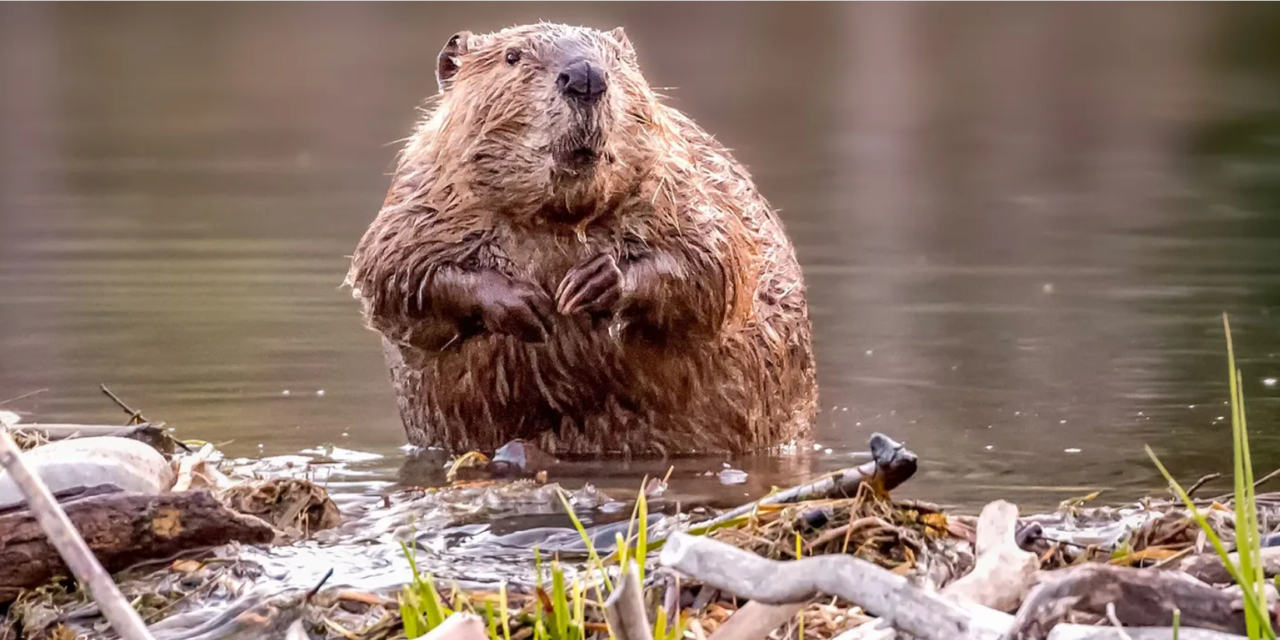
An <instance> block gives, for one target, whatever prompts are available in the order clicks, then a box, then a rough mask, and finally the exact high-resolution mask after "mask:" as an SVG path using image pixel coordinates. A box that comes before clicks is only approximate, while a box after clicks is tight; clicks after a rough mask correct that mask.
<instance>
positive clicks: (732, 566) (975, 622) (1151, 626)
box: [659, 533, 1244, 640]
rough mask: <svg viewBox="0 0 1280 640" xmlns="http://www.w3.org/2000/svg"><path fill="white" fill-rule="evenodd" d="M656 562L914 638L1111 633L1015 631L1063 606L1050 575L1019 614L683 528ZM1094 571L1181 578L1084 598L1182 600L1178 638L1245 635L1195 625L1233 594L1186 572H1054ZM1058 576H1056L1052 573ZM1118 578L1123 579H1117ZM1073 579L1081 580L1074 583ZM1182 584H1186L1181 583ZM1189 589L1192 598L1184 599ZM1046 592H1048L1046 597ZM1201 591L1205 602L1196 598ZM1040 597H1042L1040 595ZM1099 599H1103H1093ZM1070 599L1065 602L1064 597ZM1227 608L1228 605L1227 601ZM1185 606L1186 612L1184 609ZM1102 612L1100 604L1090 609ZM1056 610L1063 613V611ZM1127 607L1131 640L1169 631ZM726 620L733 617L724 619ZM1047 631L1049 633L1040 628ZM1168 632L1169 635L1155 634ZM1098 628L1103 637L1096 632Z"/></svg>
mask: <svg viewBox="0 0 1280 640" xmlns="http://www.w3.org/2000/svg"><path fill="white" fill-rule="evenodd" d="M659 561H660V562H661V563H662V564H664V565H666V566H668V567H671V568H673V569H675V570H677V571H679V572H681V573H684V574H686V575H688V576H690V577H692V578H694V579H696V580H699V581H701V582H702V583H704V584H705V585H709V586H711V587H713V588H716V589H719V590H722V591H726V592H729V593H733V594H736V595H738V596H740V597H743V598H747V599H750V600H752V601H755V602H761V603H765V604H771V605H782V604H789V603H797V602H807V601H809V600H810V599H812V598H813V597H814V596H816V595H818V594H824V595H829V596H839V597H841V598H844V599H846V600H848V601H850V602H852V603H854V604H857V605H859V606H861V607H862V608H863V609H865V610H866V611H867V612H868V613H870V614H872V615H875V616H878V617H880V618H881V619H882V620H883V621H884V623H887V624H888V625H890V626H892V627H893V628H894V629H896V630H898V631H902V632H905V633H907V634H910V635H911V636H913V637H915V638H918V639H919V640H997V639H998V640H1009V639H1010V638H1045V637H1048V638H1049V639H1050V640H1094V639H1095V638H1097V639H1099V640H1101V639H1103V638H1106V639H1118V638H1119V635H1118V634H1116V630H1115V629H1113V628H1109V627H1096V626H1089V625H1077V624H1056V625H1055V624H1053V622H1054V620H1048V623H1049V624H1047V625H1046V626H1044V627H1043V628H1039V629H1028V630H1025V631H1027V632H1030V633H1028V634H1027V635H1016V634H1017V633H1018V628H1017V627H1016V626H1015V625H1016V624H1017V623H1018V621H1019V620H1021V619H1022V617H1023V614H1025V613H1027V612H1032V611H1036V610H1037V609H1038V608H1039V606H1040V603H1042V602H1048V603H1049V604H1054V603H1057V604H1059V605H1061V604H1064V602H1063V601H1059V600H1057V599H1056V598H1053V595H1054V591H1053V588H1052V585H1053V584H1054V583H1053V582H1052V581H1050V582H1049V584H1050V585H1051V586H1050V587H1048V588H1046V587H1045V585H1044V584H1041V585H1040V586H1038V587H1036V588H1035V589H1033V590H1032V592H1031V594H1030V596H1029V597H1028V598H1027V602H1026V603H1024V604H1023V606H1022V609H1021V611H1020V612H1019V615H1018V618H1014V617H1013V616H1010V615H1009V614H1006V613H1002V612H1000V611H996V610H994V609H989V608H987V607H983V606H981V605H978V604H976V603H972V602H963V601H953V600H950V599H948V598H946V597H943V596H941V595H939V594H936V593H933V592H930V591H926V590H924V589H922V588H920V587H918V586H915V585H913V584H911V583H910V582H909V581H908V580H907V579H906V578H904V577H902V576H900V575H898V574H896V573H892V572H890V571H888V570H886V569H882V568H880V567H878V566H876V565H874V564H871V563H869V562H866V561H863V560H860V559H858V558H856V557H853V556H826V557H823V558H818V557H809V558H804V559H802V560H792V561H787V562H779V561H776V560H769V559H767V558H762V557H760V556H758V555H756V554H754V553H751V552H749V551H745V550H743V549H739V548H737V547H734V546H732V545H729V544H726V543H723V542H720V541H718V540H713V539H711V538H703V537H695V536H690V535H688V534H685V533H675V534H672V536H671V538H670V539H668V541H667V543H666V545H664V547H663V549H662V552H661V554H660V557H659ZM1090 570H1096V571H1098V572H1099V573H1104V574H1126V573H1143V574H1145V575H1150V576H1156V577H1154V580H1155V581H1159V582H1160V583H1161V584H1162V585H1163V584H1165V581H1169V582H1175V581H1176V582H1180V583H1182V584H1175V585H1174V586H1173V589H1172V592H1170V593H1168V594H1167V595H1166V593H1162V592H1160V591H1159V590H1157V589H1146V590H1144V589H1141V588H1139V589H1130V590H1128V591H1127V592H1125V593H1124V594H1123V595H1119V596H1117V595H1115V590H1116V588H1117V587H1116V586H1115V585H1108V584H1107V583H1106V582H1105V581H1099V582H1097V583H1093V584H1091V585H1090V587H1089V588H1090V589H1094V590H1095V592H1091V593H1087V594H1085V595H1084V596H1083V597H1084V598H1088V597H1089V596H1095V597H1098V596H1099V594H1111V595H1109V596H1107V597H1109V598H1110V600H1107V601H1111V600H1115V601H1120V600H1121V598H1125V597H1137V598H1138V600H1137V601H1135V604H1137V605H1140V606H1139V608H1138V609H1136V610H1137V611H1138V612H1142V611H1144V610H1145V609H1143V608H1142V606H1145V605H1150V606H1152V607H1155V608H1159V607H1170V606H1175V605H1177V606H1181V605H1184V604H1185V605H1188V606H1189V609H1188V608H1182V609H1181V619H1182V621H1183V626H1182V628H1181V630H1180V632H1179V638H1180V639H1182V640H1244V639H1243V638H1241V637H1239V636H1237V635H1231V634H1230V633H1221V632H1219V631H1218V630H1215V629H1212V628H1210V629H1205V628H1202V625H1204V624H1206V623H1208V624H1211V623H1212V620H1213V619H1215V617H1216V616H1214V615H1206V611H1210V612H1211V610H1213V611H1216V610H1220V608H1221V606H1222V604H1223V603H1222V601H1223V600H1224V599H1227V600H1230V599H1232V596H1230V595H1229V594H1226V593H1223V592H1219V591H1218V590H1216V589H1213V588H1212V587H1209V586H1207V585H1204V584H1202V583H1198V582H1196V581H1195V580H1192V579H1190V578H1180V577H1178V575H1177V574H1174V573H1172V572H1164V571H1150V570H1147V571H1143V570H1140V569H1130V568H1127V567H1114V566H1110V565H1106V564H1092V565H1083V566H1081V567H1077V568H1075V569H1068V570H1063V571H1057V572H1053V573H1054V574H1064V573H1067V572H1087V571H1090ZM1059 580H1061V578H1060V579H1059ZM1119 582H1120V584H1121V585H1122V586H1123V585H1128V584H1130V583H1127V582H1125V581H1124V580H1120V581H1119ZM1076 584H1084V582H1080V581H1077V582H1076ZM1188 585H1189V586H1188ZM1189 594H1190V595H1192V596H1195V597H1191V598H1188V597H1186V596H1188V595H1189ZM1045 596H1048V598H1045ZM1201 596H1203V597H1204V598H1208V599H1209V600H1210V602H1205V601H1204V600H1200V603H1199V604H1200V605H1210V606H1207V607H1206V606H1198V605H1197V598H1198V597H1201ZM1041 598H1045V599H1044V600H1042V599H1041ZM1097 599H1099V600H1101V599H1103V598H1101V597H1098V598H1097ZM1067 604H1071V603H1067ZM1227 606H1228V607H1230V606H1231V605H1230V603H1229V602H1228V603H1227ZM1189 610H1190V611H1191V612H1192V615H1190V616H1189V615H1188V612H1189ZM1104 611H1105V602H1103V603H1102V605H1101V606H1100V607H1099V608H1098V611H1097V612H1096V613H1099V614H1101V613H1102V612H1104ZM1057 613H1058V614H1062V613H1064V611H1063V610H1062V609H1058V610H1057ZM1133 613H1134V612H1133V611H1131V610H1130V607H1128V606H1126V605H1125V603H1121V606H1120V607H1119V608H1118V614H1119V616H1120V618H1121V619H1122V620H1123V621H1126V622H1129V623H1130V624H1135V625H1139V626H1137V627H1133V628H1126V629H1125V631H1126V633H1128V634H1129V635H1130V636H1132V638H1133V640H1163V639H1165V638H1172V635H1171V633H1172V630H1170V629H1164V628H1161V627H1159V626H1157V625H1160V624H1163V623H1164V621H1165V620H1172V619H1173V615H1172V613H1171V610H1170V613H1169V615H1168V616H1167V617H1165V618H1163V619H1162V620H1156V621H1155V622H1147V621H1145V620H1144V619H1143V618H1142V616H1134V615H1133ZM1233 613H1234V616H1235V618H1233V620H1238V621H1240V622H1241V623H1243V617H1242V616H1241V613H1240V611H1239V610H1238V609H1237V610H1235V611H1234V612H1233ZM730 619H731V620H732V618H730ZM1050 629H1052V634H1050V635H1047V636H1046V632H1047V631H1049V630H1050ZM1165 632H1169V634H1170V635H1162V634H1164V633H1165ZM1095 634H1102V635H1095Z"/></svg>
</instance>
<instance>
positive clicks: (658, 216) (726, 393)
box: [347, 23, 817, 455]
mask: <svg viewBox="0 0 1280 640" xmlns="http://www.w3.org/2000/svg"><path fill="white" fill-rule="evenodd" d="M513 50H515V51H518V52H520V55H521V58H520V61H519V63H518V64H516V65H514V66H513V65H511V64H508V59H507V55H508V53H509V52H511V51H513ZM441 55H442V58H441V65H442V66H441V69H442V70H443V71H446V72H447V73H443V74H442V76H441V79H440V85H441V95H440V96H439V100H438V102H437V104H436V105H435V107H434V108H433V109H432V110H431V111H430V112H429V113H428V114H427V116H426V117H425V119H424V120H423V121H422V122H421V123H420V124H419V126H418V127H417V129H416V131H415V132H414V133H413V135H412V136H411V137H410V139H409V140H408V143H407V145H406V146H405V148H404V150H403V152H402V153H401V155H400V158H399V161H398V165H397V168H396V171H395V173H394V177H393V179H392V184H391V187H390V190H389V192H388V194H387V197H386V201H385V203H384V205H383V208H382V210H381V211H380V212H379V214H378V216H377V218H376V219H375V220H374V221H373V223H372V225H371V226H370V227H369V229H368V231H367V232H366V233H365V235H364V237H363V238H362V239H361V241H360V243H359V245H358V247H357V249H356V252H355V254H354V256H353V260H352V265H351V271H350V273H349V275H348V279H347V284H348V285H350V286H351V287H352V290H353V294H354V295H355V296H356V297H357V298H358V299H360V300H361V301H362V304H363V309H364V315H365V319H366V323H367V325H368V326H369V327H370V328H371V329H374V330H376V331H378V332H380V333H381V334H382V336H383V345H384V351H385V354H386V357H387V361H388V365H389V367H390V369H391V377H392V380H393V383H394V385H395V390H396V392H397V396H398V402H399V407H400V413H401V416H402V419H403V422H404V425H405V429H406V432H407V434H408V438H409V440H410V442H412V443H413V444H416V445H419V446H424V447H441V448H445V449H449V450H453V451H461V450H467V449H480V450H489V451H491V450H493V449H495V448H496V447H498V446H500V445H502V444H503V443H505V442H507V441H509V440H512V439H514V438H525V439H528V440H532V441H535V442H537V443H538V444H539V445H540V446H541V447H542V448H543V449H544V450H546V451H548V452H551V453H555V454H559V455H566V454H598V453H632V454H690V453H700V452H744V451H756V450H761V449H766V448H770V447H774V446H777V445H784V444H787V443H789V442H794V441H797V440H803V439H804V438H805V437H807V435H808V433H809V428H810V425H811V423H812V421H813V418H814V416H815V413H816V407H817V388H816V381H815V367H814V359H813V353H812V348H811V344H810V338H811V329H810V321H809V317H808V311H807V307H806V302H805V286H804V281H803V278H802V276H801V270H800V266H799V264H798V263H797V261H796V259H795V256H794V251H793V248H792V245H791V243H790V241H789V239H788V238H787V236H786V234H785V232H784V230H783V227H782V224H781V222H780V220H779V219H778V216H777V214H776V212H775V211H774V210H773V209H772V207H771V206H770V205H769V203H768V202H767V201H766V200H765V198H764V197H763V196H761V195H760V193H758V192H757V190H756V188H755V186H754V184H753V182H752V179H751V177H750V176H749V175H748V173H747V171H746V170H745V169H744V168H743V167H742V166H740V165H739V164H738V163H737V162H736V161H735V160H734V159H733V158H732V157H731V156H730V154H729V152H728V151H727V150H726V149H725V148H724V147H723V146H721V145H720V144H719V143H718V142H717V141H715V140H714V139H713V138H712V137H711V136H710V135H708V134H707V133H706V132H704V131H703V130H702V129H700V128H699V127H698V126H697V125H695V124H694V123H693V122H692V121H691V120H690V119H689V118H687V117H686V116H685V115H683V114H682V113H680V112H678V111H676V110H674V109H672V108H670V107H667V106H664V105H663V104H662V103H661V102H660V101H659V99H658V97H657V96H655V94H654V93H653V92H652V91H651V90H650V88H649V86H648V84H647V83H646V81H645V79H644V77H643V75H642V74H641V73H640V70H639V67H638V65H637V64H636V61H635V53H634V50H633V49H632V47H631V45H630V43H629V42H628V41H627V39H626V36H625V35H624V34H623V33H622V31H621V30H620V29H619V30H615V31H613V32H601V31H595V30H591V29H585V28H577V27H567V26H562V25H553V24H546V23H542V24H535V25H528V26H523V27H514V28H511V29H507V30H503V31H500V32H498V33H494V34H488V35H472V34H469V33H466V32H463V33H461V34H459V35H458V36H456V37H455V38H454V39H451V40H450V44H449V45H448V46H447V47H446V49H445V51H444V52H442V54H441ZM579 55H585V56H589V57H590V58H591V59H592V60H593V61H596V62H597V63H599V64H601V65H602V66H603V67H604V68H605V70H606V72H607V74H608V89H607V91H606V93H605V96H604V98H603V99H602V101H601V102H600V104H599V106H598V107H597V108H596V109H595V110H594V111H593V112H592V113H591V114H590V115H589V116H584V115H582V114H581V113H579V112H575V111H574V110H572V109H570V108H568V107H567V106H566V104H565V102H564V100H563V99H562V97H561V96H560V95H559V94H558V92H557V91H556V89H555V84H554V82H555V76H556V74H557V69H558V68H557V66H556V65H557V64H559V63H558V61H560V60H564V59H565V58H566V56H579ZM576 148H584V149H589V150H591V151H594V152H595V154H596V156H595V157H596V158H597V160H596V161H595V162H594V166H590V167H582V166H578V165H573V164H572V162H568V161H566V160H565V158H566V157H569V155H567V154H571V152H572V150H573V149H576ZM601 254H605V255H608V256H611V257H612V258H614V260H615V261H616V263H617V266H618V270H619V271H620V273H621V292H622V293H621V299H620V301H619V302H618V303H617V304H616V305H615V307H614V312H613V313H611V314H609V313H606V314H605V315H604V317H599V316H592V315H589V314H584V313H574V314H567V315H566V314H561V313H555V314H554V319H553V320H552V321H551V329H550V331H549V332H548V334H547V336H546V339H545V341H541V342H539V341H536V340H535V341H527V340H526V339H522V338H521V337H519V336H517V335H511V334H510V333H508V332H504V331H493V330H489V329H486V326H485V325H484V322H483V321H482V320H481V319H480V318H479V316H478V315H477V314H480V315H483V313H482V311H480V309H482V308H483V305H480V304H479V303H477V302H476V300H477V295H478V294H476V293H475V292H476V291H477V290H478V289H477V288H478V287H481V288H482V287H484V286H488V284H486V283H489V284H492V283H494V282H498V283H507V284H504V285H503V286H508V284H509V286H511V287H516V288H517V289H518V290H519V291H522V292H524V293H523V294H522V295H525V296H535V297H539V296H546V297H547V298H551V297H553V296H555V292H556V291H557V288H558V287H560V285H561V282H562V280H564V279H565V278H566V274H568V273H570V272H571V271H572V270H573V269H574V268H575V267H577V266H579V265H582V264H584V263H587V262H589V261H591V260H592V259H593V258H596V257H598V256H600V255H601ZM494 274H497V275H496V276H495V275H494Z"/></svg>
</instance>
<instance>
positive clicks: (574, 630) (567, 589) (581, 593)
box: [400, 478, 687, 640]
mask: <svg viewBox="0 0 1280 640" xmlns="http://www.w3.org/2000/svg"><path fill="white" fill-rule="evenodd" d="M646 480H647V478H646ZM641 486H642V487H643V486H644V485H643V484H642V485H641ZM560 500H561V502H562V504H563V505H564V508H565V512H566V513H567V514H568V516H569V519H570V520H571V521H572V522H573V526H574V528H575V529H576V530H577V531H578V534H579V535H580V536H581V537H582V541H583V543H584V544H585V545H586V547H587V556H588V565H587V572H586V574H585V575H584V576H574V577H572V578H569V577H568V576H566V575H565V569H564V567H563V566H562V565H561V564H560V562H559V560H558V559H556V558H553V559H552V560H551V561H550V563H549V572H548V570H547V569H548V564H547V563H544V561H543V558H542V553H541V551H540V550H539V549H538V548H536V547H535V548H534V550H533V553H534V568H535V574H536V586H535V597H534V598H532V600H531V602H530V604H529V605H526V606H522V607H516V606H513V604H512V602H511V601H510V599H509V598H508V593H507V589H506V586H505V585H503V587H502V588H501V589H500V590H499V592H498V594H497V597H496V599H493V600H486V601H485V602H484V604H483V607H482V608H481V609H480V610H477V608H476V607H475V606H474V605H473V604H471V602H470V599H469V598H468V597H467V596H466V595H465V594H462V593H458V592H457V590H456V589H455V590H454V593H452V594H450V598H448V599H446V598H444V597H443V596H442V595H441V594H440V592H439V590H438V589H437V588H436V585H435V580H434V579H433V578H432V576H430V575H427V576H423V575H422V574H421V573H419V571H418V565H417V562H416V557H415V554H414V552H413V551H412V550H411V549H410V548H409V547H408V546H407V545H404V544H403V543H402V544H401V547H402V548H403V549H404V554H405V557H406V558H407V559H408V560H409V564H410V566H411V567H412V569H413V580H412V582H411V583H409V584H408V585H406V586H405V587H404V589H403V590H402V591H401V594H400V615H401V618H402V620H403V623H404V631H405V635H406V636H407V637H409V638H420V637H422V636H424V635H426V634H427V633H429V632H431V630H432V629H435V628H436V627H437V626H439V625H440V624H442V623H443V622H444V621H445V620H446V619H447V618H448V617H449V616H450V615H452V614H454V613H457V612H466V613H472V614H475V615H478V616H481V617H482V618H483V619H484V620H485V623H486V628H487V632H488V636H489V640H511V639H512V631H511V627H512V621H511V617H512V612H515V614H516V616H517V618H518V619H517V624H523V625H525V627H527V628H529V629H531V631H532V633H531V635H522V634H517V635H518V636H520V637H526V638H530V640H587V639H588V638H599V637H608V638H611V639H612V638H614V633H613V630H612V629H608V627H607V625H606V624H604V623H603V622H588V619H587V618H588V617H587V608H588V605H589V604H590V605H591V606H592V607H594V608H595V609H596V610H597V611H593V613H602V612H600V611H598V609H600V607H601V606H602V605H601V604H600V603H602V602H604V601H605V600H607V598H608V596H609V595H611V594H612V593H613V591H614V588H615V587H614V581H613V580H612V579H611V577H610V575H609V570H608V566H609V565H611V564H613V562H617V563H618V564H619V565H620V566H622V567H626V566H628V561H629V560H631V559H634V560H636V565H637V566H638V567H639V569H638V573H639V575H638V577H639V579H640V581H641V584H643V582H644V563H645V559H646V558H647V557H648V555H649V552H650V551H651V549H650V548H649V505H648V501H647V499H646V496H645V494H644V491H643V489H642V490H641V491H640V493H639V494H638V497H637V499H636V504H635V507H634V508H633V510H632V514H631V519H630V521H629V522H628V526H627V535H626V537H625V538H624V537H623V536H622V534H621V533H619V534H617V550H616V551H615V552H614V553H613V554H610V556H609V557H608V558H602V557H601V556H600V554H599V552H598V551H597V550H596V547H595V544H594V543H593V542H592V540H591V536H590V535H589V534H588V533H587V530H586V527H584V526H583V524H582V521H581V520H580V519H579V518H578V516H577V514H576V513H575V512H574V510H573V507H572V505H570V504H569V501H568V499H567V497H566V496H565V495H564V493H561V494H560ZM548 573H549V581H548V579H547V577H548ZM593 574H594V575H597V576H598V577H599V580H598V582H590V580H591V577H592V575H593ZM548 582H549V584H548ZM589 589H594V590H596V592H597V595H598V597H597V598H595V599H594V600H591V601H589V600H588V598H587V592H588V590H589ZM450 602H452V603H453V606H452V607H451V606H450ZM656 609H657V610H656V613H655V616H654V619H653V632H654V633H653V637H654V640H677V639H678V638H681V637H683V636H684V632H685V626H686V623H687V620H686V619H685V618H684V616H678V617H677V618H676V619H675V620H674V622H675V624H670V621H669V615H668V612H667V611H666V609H665V608H664V607H662V606H658V607H657V608H656ZM603 619H604V616H603V615H594V616H592V620H593V621H594V620H601V621H602V620H603ZM524 633H525V634H528V633H529V632H528V631H525V632H524Z"/></svg>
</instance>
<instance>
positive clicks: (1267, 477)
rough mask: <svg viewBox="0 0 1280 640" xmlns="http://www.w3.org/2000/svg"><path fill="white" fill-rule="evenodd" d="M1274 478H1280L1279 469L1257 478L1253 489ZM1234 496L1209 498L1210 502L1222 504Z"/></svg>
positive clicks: (1233, 494) (1229, 494)
mask: <svg viewBox="0 0 1280 640" xmlns="http://www.w3.org/2000/svg"><path fill="white" fill-rule="evenodd" d="M1276 477H1280V469H1276V470H1275V471H1272V472H1271V473H1268V474H1267V475H1265V476H1262V477H1261V478H1258V479H1257V480H1256V481H1254V483H1253V488H1254V489H1257V488H1258V487H1261V486H1262V485H1263V483H1265V482H1268V481H1270V480H1272V479H1274V478H1276ZM1235 496H1236V494H1235V493H1224V494H1222V495H1219V496H1214V497H1212V498H1210V500H1212V501H1213V502H1222V501H1224V500H1229V499H1231V498H1234V497H1235Z"/></svg>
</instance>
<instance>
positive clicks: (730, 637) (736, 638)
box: [707, 602, 804, 640]
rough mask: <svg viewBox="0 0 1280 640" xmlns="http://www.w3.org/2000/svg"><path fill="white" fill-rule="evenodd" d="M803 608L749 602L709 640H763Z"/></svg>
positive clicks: (792, 605) (801, 605) (795, 605)
mask: <svg viewBox="0 0 1280 640" xmlns="http://www.w3.org/2000/svg"><path fill="white" fill-rule="evenodd" d="M802 608H804V604H802V603H793V604H765V603H763V602H748V603H747V604H745V605H743V607H742V608H741V609H738V610H737V611H736V612H735V613H734V614H733V615H732V616H729V619H728V620H726V621H725V623H724V624H722V625H720V626H719V627H718V628H716V631H715V633H712V634H711V635H710V636H709V637H708V638H707V640H761V639H762V638H765V637H766V636H768V635H769V634H770V633H773V630H774V629H777V628H778V627H781V626H782V625H784V624H786V623H787V621H788V620H790V619H791V618H792V616H794V615H796V614H797V613H799V612H800V609H802Z"/></svg>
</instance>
